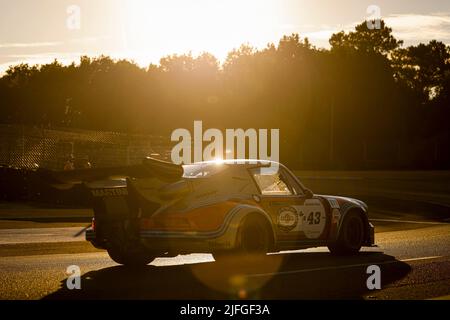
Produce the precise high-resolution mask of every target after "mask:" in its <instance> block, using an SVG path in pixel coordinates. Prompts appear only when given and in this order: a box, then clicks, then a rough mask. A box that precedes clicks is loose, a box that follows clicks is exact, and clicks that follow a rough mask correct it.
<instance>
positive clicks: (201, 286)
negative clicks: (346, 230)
mask: <svg viewBox="0 0 450 320" xmlns="http://www.w3.org/2000/svg"><path fill="white" fill-rule="evenodd" d="M372 264H375V265H379V266H380V268H381V282H382V288H384V287H386V286H387V285H389V284H391V283H393V282H395V281H397V280H399V279H402V278H403V277H405V276H406V275H407V274H408V273H409V271H410V270H411V269H410V267H409V265H408V264H406V263H403V262H401V261H398V260H396V259H395V258H394V257H392V256H389V255H385V254H383V253H381V252H363V253H361V254H360V255H358V256H354V257H334V256H332V255H330V254H329V253H326V252H315V253H288V254H275V255H270V256H267V257H265V258H262V259H260V260H254V261H248V260H246V261H242V260H239V261H238V260H235V259H233V260H228V261H220V262H206V263H194V264H184V265H173V266H158V267H157V266H153V265H149V266H146V267H143V268H139V269H128V268H125V267H122V266H115V267H110V268H105V269H101V270H97V271H91V272H88V273H86V274H84V275H83V276H82V279H81V286H82V288H81V290H68V289H66V280H64V281H62V283H61V289H59V290H58V291H56V292H54V293H51V294H50V295H48V296H47V297H45V298H44V299H245V298H247V299H361V298H362V297H363V296H364V295H368V294H369V295H370V291H369V290H368V289H367V286H366V281H367V278H368V277H369V275H368V274H367V273H366V270H367V266H369V265H372Z"/></svg>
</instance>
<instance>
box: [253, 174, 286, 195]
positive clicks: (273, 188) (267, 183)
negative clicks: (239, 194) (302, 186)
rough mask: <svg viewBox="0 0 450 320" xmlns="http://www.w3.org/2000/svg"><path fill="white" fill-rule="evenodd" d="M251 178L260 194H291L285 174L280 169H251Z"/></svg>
mask: <svg viewBox="0 0 450 320" xmlns="http://www.w3.org/2000/svg"><path fill="white" fill-rule="evenodd" d="M252 175H253V178H254V179H255V182H256V184H257V185H258V187H259V190H260V191H261V194H262V195H277V196H288V195H293V194H294V193H293V191H292V189H291V188H290V187H289V183H288V182H287V180H286V178H285V175H283V174H282V173H281V171H280V170H273V171H272V170H261V169H260V168H256V169H253V170H252Z"/></svg>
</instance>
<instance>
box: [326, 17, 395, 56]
mask: <svg viewBox="0 0 450 320" xmlns="http://www.w3.org/2000/svg"><path fill="white" fill-rule="evenodd" d="M402 44H403V41H402V40H397V39H396V38H395V37H394V36H393V35H392V29H391V28H389V27H387V26H386V24H385V22H384V21H383V20H381V21H380V28H379V29H377V28H374V29H369V27H368V25H367V22H363V23H361V24H358V25H357V26H356V27H355V31H352V32H349V33H345V32H344V31H341V32H338V33H335V34H333V35H332V36H331V38H330V45H331V47H332V50H337V49H342V48H347V49H354V50H359V51H363V52H369V53H370V52H375V53H379V54H382V55H384V56H388V55H389V54H390V53H392V51H393V50H395V49H397V48H399V47H400V46H401V45H402Z"/></svg>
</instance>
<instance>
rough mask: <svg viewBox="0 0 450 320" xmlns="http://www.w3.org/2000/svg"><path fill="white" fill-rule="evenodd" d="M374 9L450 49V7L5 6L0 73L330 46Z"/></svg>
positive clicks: (380, 0)
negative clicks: (108, 60) (297, 39)
mask: <svg viewBox="0 0 450 320" xmlns="http://www.w3.org/2000/svg"><path fill="white" fill-rule="evenodd" d="M369 5H377V6H379V7H380V9H381V17H382V18H383V19H385V20H386V22H387V24H388V25H389V26H391V27H392V28H393V29H394V33H395V35H396V36H397V37H398V38H399V39H403V40H405V44H406V45H409V44H415V43H418V42H428V41H429V40H431V39H437V40H440V41H443V42H445V43H447V44H450V1H448V0H429V1H423V0H398V1H392V0H391V1H390V0H377V1H375V0H343V1H332V0H14V1H11V0H0V26H1V27H0V73H2V72H4V71H5V70H6V68H7V67H8V66H9V65H11V64H17V63H21V62H27V63H31V64H34V63H47V62H51V61H52V60H53V59H55V58H57V59H58V60H60V61H62V62H63V63H70V62H72V61H78V60H79V57H80V55H90V56H97V55H100V54H106V55H110V56H112V57H114V58H128V59H133V60H134V61H136V62H137V63H138V64H139V65H141V66H143V67H146V66H147V65H148V64H149V63H158V61H159V59H160V58H161V57H162V56H164V55H167V54H171V53H185V52H189V51H192V53H193V54H197V53H200V52H202V51H208V52H211V53H212V54H214V55H215V56H216V57H217V58H219V59H220V60H221V61H223V60H224V58H225V57H226V53H227V52H228V51H230V50H231V49H233V48H236V47H239V46H240V44H242V43H249V44H251V45H253V46H255V47H258V48H262V47H264V46H266V44H267V43H269V42H277V41H278V40H279V39H280V37H281V36H282V35H284V34H291V33H299V34H300V35H301V36H302V37H309V39H310V40H311V42H312V43H313V44H315V45H316V46H319V47H328V39H329V37H330V35H331V34H332V33H334V32H336V31H339V30H349V29H351V28H352V27H353V26H354V25H355V24H356V23H358V22H361V21H363V20H365V19H366V18H367V17H369V14H368V13H367V8H368V6H369ZM74 6H75V7H74ZM77 8H79V17H80V20H79V23H78V22H77V21H78V20H77V19H76V17H77V14H78V11H77V10H78V9H77ZM78 27H79V28H78Z"/></svg>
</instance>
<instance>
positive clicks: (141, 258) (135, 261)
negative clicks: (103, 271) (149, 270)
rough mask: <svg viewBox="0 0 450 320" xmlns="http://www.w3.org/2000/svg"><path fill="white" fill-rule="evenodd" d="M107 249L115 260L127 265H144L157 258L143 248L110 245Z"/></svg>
mask: <svg viewBox="0 0 450 320" xmlns="http://www.w3.org/2000/svg"><path fill="white" fill-rule="evenodd" d="M107 251H108V254H109V257H110V258H111V259H112V260H113V261H114V262H116V263H118V264H121V265H124V266H127V267H143V266H146V265H147V264H149V263H150V262H152V261H153V260H154V259H155V258H156V256H155V255H153V254H151V253H149V252H146V251H145V250H143V249H141V248H139V249H138V248H134V249H126V248H123V247H120V246H109V247H108V248H107Z"/></svg>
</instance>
